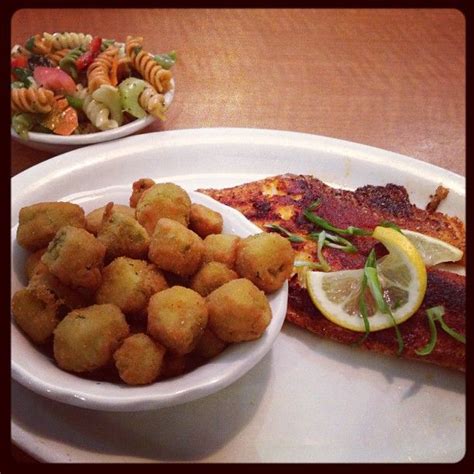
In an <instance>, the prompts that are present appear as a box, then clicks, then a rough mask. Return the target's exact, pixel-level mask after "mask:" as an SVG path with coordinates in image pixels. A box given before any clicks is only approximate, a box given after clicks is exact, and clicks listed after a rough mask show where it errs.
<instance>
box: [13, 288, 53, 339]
mask: <svg viewBox="0 0 474 474" xmlns="http://www.w3.org/2000/svg"><path fill="white" fill-rule="evenodd" d="M57 309H58V307H57V302H56V301H54V300H53V299H47V300H46V301H45V300H44V299H42V298H40V297H39V296H38V295H37V294H36V292H35V291H34V290H32V289H31V288H28V287H27V288H22V289H21V290H19V291H17V292H16V293H15V294H14V295H13V298H12V314H13V319H14V320H15V322H16V324H17V325H18V326H19V327H20V328H21V329H22V330H23V331H24V332H25V333H26V334H27V336H28V337H29V338H30V339H31V340H32V341H33V342H35V343H36V344H44V343H46V342H47V341H48V340H49V338H50V336H51V335H52V334H53V331H54V329H55V328H56V326H57V325H58V323H59V317H58V311H57Z"/></svg>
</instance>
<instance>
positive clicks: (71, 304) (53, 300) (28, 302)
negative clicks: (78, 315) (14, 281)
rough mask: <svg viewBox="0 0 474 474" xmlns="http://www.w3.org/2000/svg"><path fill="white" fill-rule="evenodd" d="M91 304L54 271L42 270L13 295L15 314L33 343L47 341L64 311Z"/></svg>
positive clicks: (14, 317)
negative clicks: (63, 281) (56, 275)
mask: <svg viewBox="0 0 474 474" xmlns="http://www.w3.org/2000/svg"><path fill="white" fill-rule="evenodd" d="M88 303H89V301H88V300H87V299H86V297H85V296H84V295H82V294H80V293H79V292H77V291H74V290H73V289H71V288H69V287H67V286H66V285H64V284H62V283H61V282H60V281H59V280H58V279H57V278H56V277H55V276H54V275H52V274H51V273H49V272H41V273H37V274H35V275H33V276H32V278H31V280H30V283H29V284H28V286H27V287H26V288H23V289H21V290H19V291H17V292H16V293H15V294H14V295H13V298H12V314H13V319H14V321H15V322H16V324H17V325H18V326H19V327H20V328H21V329H22V330H23V331H24V332H25V333H26V334H27V336H28V337H29V338H30V339H31V340H32V341H33V342H35V343H37V344H44V343H46V342H48V340H49V338H50V336H52V334H53V331H54V329H55V328H56V326H57V325H58V323H59V321H60V320H61V318H62V317H63V316H64V314H66V313H67V312H69V311H70V310H71V309H74V308H79V307H81V306H83V305H86V304H88Z"/></svg>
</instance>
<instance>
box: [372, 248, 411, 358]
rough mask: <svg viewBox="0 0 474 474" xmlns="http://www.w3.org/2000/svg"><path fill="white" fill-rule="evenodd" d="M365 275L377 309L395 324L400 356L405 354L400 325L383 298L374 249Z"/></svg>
mask: <svg viewBox="0 0 474 474" xmlns="http://www.w3.org/2000/svg"><path fill="white" fill-rule="evenodd" d="M364 275H366V276H367V286H368V288H369V290H370V293H371V294H372V296H373V297H374V300H375V303H376V305H377V309H378V310H379V311H380V312H381V313H383V314H387V315H388V316H389V317H390V319H391V321H392V323H393V327H394V329H395V334H396V336H397V342H398V355H400V354H401V353H402V352H403V348H404V343H403V338H402V335H401V333H400V329H399V328H398V325H397V323H396V321H395V318H394V317H393V314H392V311H391V310H390V306H389V305H388V304H387V302H386V301H385V299H384V297H383V292H382V285H381V284H380V280H379V276H378V274H377V263H376V260H375V251H374V249H372V250H371V251H370V254H369V256H368V258H367V262H366V265H365V267H364Z"/></svg>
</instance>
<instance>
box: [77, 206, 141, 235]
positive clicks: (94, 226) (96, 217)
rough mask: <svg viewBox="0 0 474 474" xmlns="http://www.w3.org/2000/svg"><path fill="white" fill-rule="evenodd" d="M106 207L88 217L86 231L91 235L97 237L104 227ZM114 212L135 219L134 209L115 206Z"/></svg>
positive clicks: (96, 210)
mask: <svg viewBox="0 0 474 474" xmlns="http://www.w3.org/2000/svg"><path fill="white" fill-rule="evenodd" d="M105 207H106V206H102V207H99V208H98V209H94V210H93V211H91V212H89V214H87V215H86V230H87V231H88V232H90V233H91V234H94V235H97V232H99V229H100V227H101V226H102V218H103V216H104V211H105ZM113 211H114V212H120V213H121V214H125V215H127V216H130V217H132V218H133V219H135V209H133V208H132V207H129V206H123V205H122V204H114V205H113Z"/></svg>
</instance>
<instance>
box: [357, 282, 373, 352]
mask: <svg viewBox="0 0 474 474" xmlns="http://www.w3.org/2000/svg"><path fill="white" fill-rule="evenodd" d="M366 288H367V276H366V275H365V273H364V276H363V277H362V282H361V284H360V293H359V313H360V315H361V316H362V319H363V321H364V328H365V334H364V335H363V336H362V337H361V338H360V339H359V340H358V341H356V342H355V344H357V345H359V344H362V343H363V342H364V341H365V340H366V339H367V338H368V337H369V334H370V322H369V312H368V311H367V301H366V300H365V290H366Z"/></svg>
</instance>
